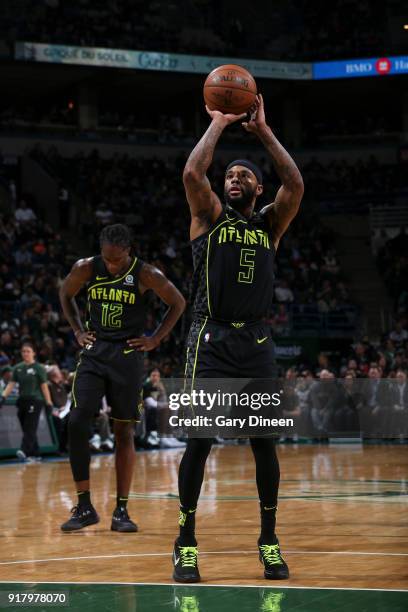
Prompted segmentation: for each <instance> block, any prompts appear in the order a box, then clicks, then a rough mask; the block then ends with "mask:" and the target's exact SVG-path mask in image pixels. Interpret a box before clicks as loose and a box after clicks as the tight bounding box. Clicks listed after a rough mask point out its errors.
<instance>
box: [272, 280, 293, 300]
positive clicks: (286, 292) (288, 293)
mask: <svg viewBox="0 0 408 612" xmlns="http://www.w3.org/2000/svg"><path fill="white" fill-rule="evenodd" d="M275 297H276V300H277V302H293V300H294V295H293V291H292V289H290V288H289V283H288V282H287V281H286V280H280V281H278V282H277V285H276V287H275Z"/></svg>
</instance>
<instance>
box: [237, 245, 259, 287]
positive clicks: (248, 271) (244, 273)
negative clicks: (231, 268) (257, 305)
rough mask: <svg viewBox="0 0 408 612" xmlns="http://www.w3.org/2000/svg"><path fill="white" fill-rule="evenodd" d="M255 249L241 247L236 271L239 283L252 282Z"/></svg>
mask: <svg viewBox="0 0 408 612" xmlns="http://www.w3.org/2000/svg"><path fill="white" fill-rule="evenodd" d="M255 253H256V251H255V249H241V255H240V260H239V267H240V268H243V269H241V270H240V271H239V273H238V282H239V283H252V282H253V280H254V268H255Z"/></svg>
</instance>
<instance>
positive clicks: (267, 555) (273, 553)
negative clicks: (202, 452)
mask: <svg viewBox="0 0 408 612" xmlns="http://www.w3.org/2000/svg"><path fill="white" fill-rule="evenodd" d="M258 548H259V560H260V562H261V563H263V566H264V576H265V578H267V579H268V580H287V578H289V568H288V566H287V565H286V563H285V561H284V560H283V558H282V555H281V552H280V548H279V542H278V540H276V544H259V542H258Z"/></svg>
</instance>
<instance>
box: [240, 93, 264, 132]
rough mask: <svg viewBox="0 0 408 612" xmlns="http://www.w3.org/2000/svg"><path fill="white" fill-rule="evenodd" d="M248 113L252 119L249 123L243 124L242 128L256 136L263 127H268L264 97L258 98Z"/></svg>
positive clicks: (259, 96) (258, 96)
mask: <svg viewBox="0 0 408 612" xmlns="http://www.w3.org/2000/svg"><path fill="white" fill-rule="evenodd" d="M248 113H249V116H250V119H249V121H244V122H243V123H242V127H243V128H244V129H245V130H246V131H247V132H253V133H254V134H256V133H257V132H258V130H259V129H260V128H261V127H263V126H264V125H266V121H265V108H264V102H263V97H262V95H261V94H259V95H257V96H256V98H255V102H254V104H253V105H252V106H251V108H250V109H249V111H248Z"/></svg>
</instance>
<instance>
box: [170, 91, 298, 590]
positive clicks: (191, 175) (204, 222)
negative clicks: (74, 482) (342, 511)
mask: <svg viewBox="0 0 408 612" xmlns="http://www.w3.org/2000/svg"><path fill="white" fill-rule="evenodd" d="M207 112H208V114H209V115H210V117H211V119H212V121H211V124H210V126H209V128H208V129H207V131H206V133H205V134H204V136H203V137H202V138H201V140H200V141H199V143H198V144H197V145H196V147H195V149H194V150H193V151H192V153H191V154H190V157H189V158H188V160H187V163H186V166H185V169H184V174H183V181H184V186H185V190H186V195H187V200H188V203H189V205H190V211H191V227H190V239H191V243H192V250H193V263H194V276H193V298H194V306H193V309H194V320H193V322H192V324H191V328H190V332H189V336H188V340H187V363H186V377H187V378H189V379H191V380H192V382H193V383H194V378H195V377H201V378H249V379H251V378H271V377H273V376H274V374H275V365H274V349H273V343H272V338H271V331H270V328H269V326H265V325H264V324H263V323H262V318H263V317H265V316H266V314H267V313H268V311H269V309H270V307H271V304H272V300H273V266H274V261H275V254H276V249H277V248H278V244H279V240H280V238H281V236H282V235H283V233H284V232H285V231H286V229H287V228H288V226H289V224H290V222H291V221H292V219H293V218H294V216H295V215H296V213H297V211H298V209H299V205H300V202H301V199H302V196H303V180H302V177H301V175H300V172H299V170H298V168H297V167H296V164H295V162H294V161H293V159H292V158H291V157H290V155H289V154H288V153H287V151H286V150H285V149H284V148H283V147H282V145H281V144H280V143H279V142H278V140H277V139H276V137H275V136H274V134H273V132H272V130H271V129H270V127H269V126H268V125H267V124H266V121H265V112H264V105H263V100H262V96H257V98H256V103H255V105H254V107H253V108H252V109H251V112H252V114H251V117H250V121H249V122H245V123H243V124H242V125H243V127H244V128H245V129H246V130H247V131H248V132H252V133H253V134H255V135H256V136H258V138H259V139H260V141H261V142H262V144H263V145H264V147H265V148H266V150H267V151H268V153H269V155H270V157H271V159H272V162H273V165H274V168H275V171H276V173H277V175H278V176H279V178H280V180H281V182H282V185H281V187H280V188H279V190H278V192H277V194H276V197H275V201H274V202H273V203H272V204H269V205H268V206H265V207H264V208H263V209H262V210H261V211H260V213H255V212H254V207H255V203H256V199H257V197H258V196H260V195H261V193H262V191H263V186H262V174H261V171H260V169H259V168H258V167H257V166H256V165H255V164H254V163H252V162H250V161H248V160H245V159H238V160H235V161H233V162H231V163H230V164H229V165H228V167H227V169H226V174H225V183H224V198H225V205H223V204H221V202H220V200H219V198H218V196H217V195H216V194H215V193H214V191H212V188H211V185H210V182H209V180H208V178H207V176H206V172H207V170H208V168H209V166H210V164H211V162H212V159H213V154H214V150H215V146H216V144H217V142H218V139H219V138H220V136H221V134H222V132H223V131H224V129H225V128H226V127H227V126H228V125H229V124H231V123H234V122H235V121H238V120H239V119H242V118H244V117H245V115H232V114H226V115H224V114H222V113H220V112H219V111H210V110H209V109H208V108H207ZM211 443H212V441H211V440H210V439H202V438H201V439H199V438H190V439H189V440H188V442H187V448H186V451H185V453H184V456H183V459H182V461H181V464H180V471H179V495H180V518H179V527H180V533H179V537H178V539H177V540H176V542H175V546H174V552H173V563H174V574H173V577H174V579H175V580H176V581H178V582H198V581H199V580H200V574H199V571H198V563H197V554H198V549H197V541H196V538H195V512H196V507H197V502H198V498H199V494H200V490H201V485H202V482H203V478H204V468H205V462H206V459H207V456H208V454H209V452H210V449H211ZM251 447H252V451H253V454H254V457H255V463H256V482H257V487H258V493H259V499H260V511H261V532H260V536H259V540H258V547H259V555H260V560H261V561H262V563H263V565H264V575H265V578H270V579H283V578H288V577H289V571H288V567H287V565H286V563H285V561H284V560H283V559H282V556H281V554H280V548H279V543H278V540H277V538H276V535H275V521H276V519H275V515H276V508H277V497H278V487H279V463H278V458H277V456H276V450H275V445H274V441H273V439H272V438H252V439H251Z"/></svg>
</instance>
